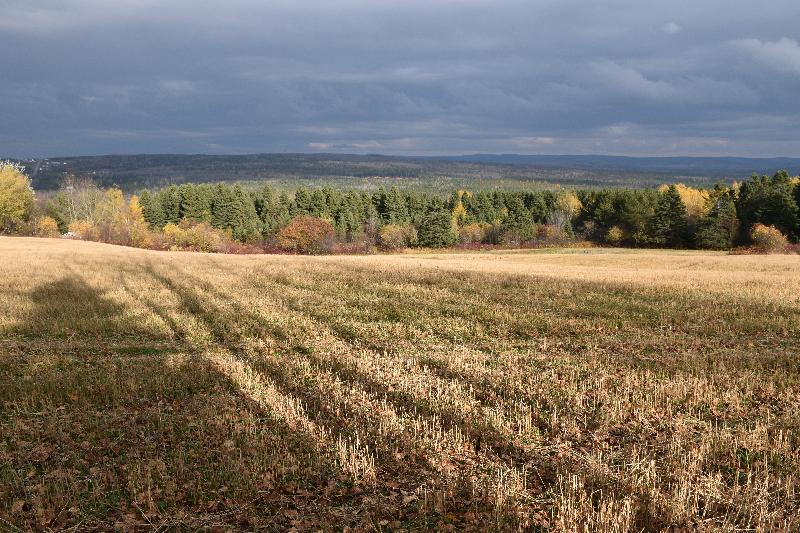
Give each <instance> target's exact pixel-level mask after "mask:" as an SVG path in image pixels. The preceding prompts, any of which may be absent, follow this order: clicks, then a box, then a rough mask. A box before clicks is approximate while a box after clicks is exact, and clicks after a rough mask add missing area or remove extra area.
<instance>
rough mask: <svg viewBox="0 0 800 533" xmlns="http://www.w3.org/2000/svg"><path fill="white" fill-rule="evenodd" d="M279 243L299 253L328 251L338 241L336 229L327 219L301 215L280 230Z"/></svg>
mask: <svg viewBox="0 0 800 533" xmlns="http://www.w3.org/2000/svg"><path fill="white" fill-rule="evenodd" d="M276 240H277V242H278V245H279V246H280V247H281V248H283V249H284V250H287V251H289V252H295V253H299V254H322V253H328V252H330V251H331V249H332V248H333V245H334V243H335V242H336V230H334V229H333V226H332V225H331V223H330V222H328V221H327V220H323V219H321V218H317V217H311V216H306V215H301V216H298V217H294V218H293V219H292V220H290V221H289V224H288V225H287V226H286V227H285V228H283V229H282V230H281V231H279V232H278V235H277V236H276Z"/></svg>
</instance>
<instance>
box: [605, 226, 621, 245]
mask: <svg viewBox="0 0 800 533" xmlns="http://www.w3.org/2000/svg"><path fill="white" fill-rule="evenodd" d="M623 240H625V232H624V231H622V228H620V227H619V226H611V227H610V228H609V229H608V233H606V242H607V243H608V244H611V245H613V246H619V245H620V244H621V243H622V241H623Z"/></svg>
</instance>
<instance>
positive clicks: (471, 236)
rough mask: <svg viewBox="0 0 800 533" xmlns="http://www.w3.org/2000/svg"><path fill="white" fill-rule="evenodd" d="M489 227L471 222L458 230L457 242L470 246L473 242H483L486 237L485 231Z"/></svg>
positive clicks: (488, 225)
mask: <svg viewBox="0 0 800 533" xmlns="http://www.w3.org/2000/svg"><path fill="white" fill-rule="evenodd" d="M489 227H491V226H490V224H486V223H483V224H481V223H479V222H473V223H472V224H467V225H466V226H463V227H462V228H459V230H458V242H460V243H461V244H472V243H475V242H483V239H484V238H485V237H486V232H487V229H488V228H489Z"/></svg>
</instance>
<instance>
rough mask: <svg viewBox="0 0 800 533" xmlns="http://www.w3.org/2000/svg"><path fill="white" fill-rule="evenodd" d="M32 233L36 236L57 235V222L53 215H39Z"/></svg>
mask: <svg viewBox="0 0 800 533" xmlns="http://www.w3.org/2000/svg"><path fill="white" fill-rule="evenodd" d="M34 233H35V234H36V236H37V237H59V236H60V235H61V232H60V231H58V222H56V219H54V218H53V217H46V216H45V217H41V218H40V219H38V220H37V221H36V226H35V228H34Z"/></svg>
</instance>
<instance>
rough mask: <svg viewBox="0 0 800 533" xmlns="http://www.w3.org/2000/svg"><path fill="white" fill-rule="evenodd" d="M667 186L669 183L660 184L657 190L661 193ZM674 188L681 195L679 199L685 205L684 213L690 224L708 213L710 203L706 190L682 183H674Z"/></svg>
mask: <svg viewBox="0 0 800 533" xmlns="http://www.w3.org/2000/svg"><path fill="white" fill-rule="evenodd" d="M668 188H669V185H662V186H661V187H659V189H658V190H659V192H662V193H663V192H664V191H666V190H667V189H668ZM675 188H676V189H678V194H679V195H680V196H681V200H682V201H683V204H684V205H685V206H686V215H687V218H688V219H689V223H690V224H692V223H696V222H697V221H698V220H700V219H701V218H704V217H705V216H706V215H708V212H709V210H710V209H711V205H710V204H709V201H708V200H709V195H708V191H705V190H702V189H695V188H694V187H688V186H686V185H684V184H683V183H678V184H676V185H675Z"/></svg>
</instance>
